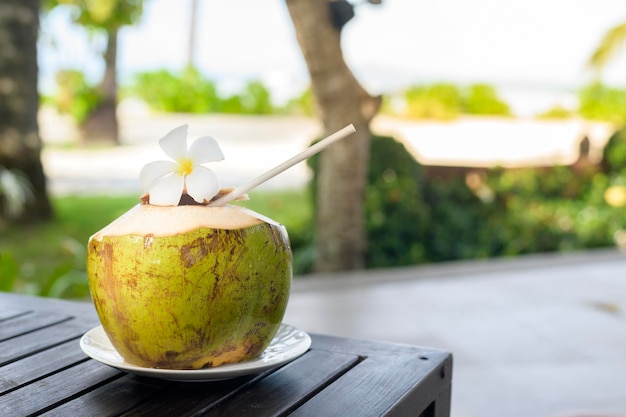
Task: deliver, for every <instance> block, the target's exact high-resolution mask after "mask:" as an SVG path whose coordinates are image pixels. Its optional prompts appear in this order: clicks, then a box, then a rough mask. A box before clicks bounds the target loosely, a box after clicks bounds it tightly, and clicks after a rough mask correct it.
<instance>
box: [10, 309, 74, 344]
mask: <svg viewBox="0 0 626 417" xmlns="http://www.w3.org/2000/svg"><path fill="white" fill-rule="evenodd" d="M71 318H72V317H71V316H67V315H59V314H51V313H48V312H33V313H30V314H24V315H20V316H17V317H15V318H13V319H11V320H5V321H4V322H2V323H0V341H3V340H7V339H10V338H12V337H15V336H19V335H22V334H26V333H30V332H32V331H35V330H39V329H42V328H45V327H49V326H53V325H55V324H58V323H62V322H64V321H68V320H71Z"/></svg>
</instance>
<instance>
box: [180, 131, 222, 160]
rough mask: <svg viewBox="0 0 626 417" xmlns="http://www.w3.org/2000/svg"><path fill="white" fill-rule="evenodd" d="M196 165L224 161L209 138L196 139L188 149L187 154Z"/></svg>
mask: <svg viewBox="0 0 626 417" xmlns="http://www.w3.org/2000/svg"><path fill="white" fill-rule="evenodd" d="M188 155H189V156H190V157H191V158H193V161H194V163H196V164H206V163H207V162H218V161H221V160H223V159H224V154H223V153H222V150H221V149H220V146H219V145H218V144H217V141H216V140H215V139H213V138H212V137H211V136H203V137H201V138H198V139H196V140H195V141H194V142H193V143H192V144H191V146H190V147H189V154H188Z"/></svg>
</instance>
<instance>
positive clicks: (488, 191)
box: [0, 0, 626, 297]
mask: <svg viewBox="0 0 626 417" xmlns="http://www.w3.org/2000/svg"><path fill="white" fill-rule="evenodd" d="M13 3H14V7H15V8H16V10H18V9H19V8H20V7H30V10H31V11H34V12H35V13H38V12H39V11H40V10H41V11H43V12H44V13H45V12H46V11H47V10H52V9H53V8H55V7H69V8H72V10H73V13H74V14H73V16H74V20H75V22H76V24H78V25H81V26H82V27H84V28H85V30H88V31H91V32H97V33H100V34H101V35H103V36H105V37H106V39H107V47H106V48H105V50H104V53H103V56H102V59H103V62H104V63H105V67H106V70H105V71H104V76H103V79H102V80H101V81H100V82H99V83H96V84H92V83H90V82H89V81H88V80H87V78H86V77H85V75H84V74H83V73H82V72H81V71H78V70H75V69H66V70H63V71H61V72H59V74H58V75H57V86H58V91H57V93H56V94H55V95H53V96H50V97H41V105H42V106H50V107H53V108H54V109H55V111H58V112H59V113H62V114H67V115H69V116H71V118H72V119H73V121H74V123H75V124H76V126H78V127H79V129H80V132H81V134H82V138H83V141H82V142H81V143H79V144H75V145H73V146H84V145H85V143H88V142H89V141H96V142H98V143H109V144H110V145H109V146H116V144H119V140H120V139H119V126H118V121H117V116H116V112H115V109H116V106H117V105H118V103H119V102H120V101H123V100H126V99H134V100H140V101H142V102H144V103H146V105H147V106H149V107H150V109H151V111H154V112H174V113H180V112H182V113H195V114H207V113H225V114H242V115H255V116H258V115H267V116H271V115H278V114H280V115H300V116H306V117H317V118H319V119H320V120H321V121H322V124H323V125H324V128H325V130H326V131H327V132H332V131H334V130H337V129H338V128H340V127H343V126H344V125H346V124H348V123H355V124H356V125H358V126H359V127H360V129H359V131H360V132H362V135H363V136H362V137H360V138H359V139H358V140H355V141H352V142H350V143H349V144H345V145H342V146H346V147H351V148H348V149H343V150H341V149H340V150H339V151H337V152H336V153H333V152H327V153H326V152H325V153H323V154H322V155H320V156H318V157H315V158H312V159H310V160H309V161H308V164H309V165H310V167H311V169H312V170H313V172H314V177H313V181H312V182H311V184H310V185H309V187H307V188H305V189H302V190H289V191H278V192H263V193H255V194H253V198H252V199H251V201H250V202H247V203H246V206H248V207H250V208H252V209H253V210H257V211H259V212H261V213H264V214H267V215H268V216H270V217H273V216H274V213H280V215H281V219H282V221H283V223H284V224H285V225H286V227H287V229H288V230H289V234H290V239H291V243H292V247H293V251H294V266H295V272H296V274H297V275H298V276H305V275H306V274H308V273H311V272H316V271H339V270H347V269H355V268H380V267H397V266H405V265H417V264H425V263H431V262H442V261H452V260H459V259H477V258H489V257H498V256H517V255H521V254H529V253H537V252H549V251H571V250H580V249H589V248H599V247H613V246H616V245H618V246H622V245H625V244H626V215H625V214H624V206H626V132H625V131H623V130H621V126H622V125H623V123H624V121H625V120H624V119H625V118H626V89H621V88H616V87H613V86H607V85H604V84H602V83H601V77H598V79H597V80H598V81H597V82H594V83H592V84H589V85H588V86H585V87H584V88H581V89H580V90H579V91H577V92H575V93H576V95H577V97H578V103H579V105H578V107H577V108H576V109H563V108H554V109H549V110H548V111H546V112H544V113H542V114H538V115H537V117H540V118H553V119H554V118H579V117H582V118H586V119H592V120H602V121H608V122H611V123H613V124H614V125H615V126H616V133H615V134H614V135H613V136H612V137H611V139H610V140H609V143H608V144H607V146H606V147H605V149H604V154H603V159H602V161H601V162H600V163H594V164H583V165H578V166H552V167H542V168H525V169H515V170H507V169H503V168H498V167H495V168H492V169H482V170H476V171H460V172H459V173H458V174H457V175H450V176H446V177H437V176H433V175H431V174H430V173H429V170H428V169H427V167H424V166H422V165H420V164H419V163H418V162H417V161H416V160H415V159H414V157H413V156H412V155H411V154H410V153H409V152H408V151H407V150H406V149H405V147H404V145H402V144H401V143H400V142H398V141H397V140H395V139H394V138H391V137H380V136H376V135H374V134H372V132H371V129H370V128H369V125H370V122H371V121H372V119H373V118H374V117H375V116H376V115H380V114H384V115H386V116H389V117H395V118H404V119H413V120H439V121H451V120H454V119H456V118H459V117H466V116H477V117H478V116H484V115H489V116H497V117H514V116H513V114H512V112H511V109H510V107H509V105H508V104H507V103H506V102H505V101H504V100H503V99H502V98H501V97H500V96H499V94H498V91H497V90H496V89H495V88H494V87H493V86H491V85H489V84H485V83H476V84H470V85H455V84H450V83H446V82H437V83H430V84H415V85H412V86H407V88H406V89H404V91H402V92H400V93H397V94H396V95H395V96H392V95H390V96H386V97H374V96H371V95H370V94H368V93H367V92H366V91H365V90H364V89H363V87H362V86H360V85H359V84H358V82H356V80H355V79H354V77H352V76H351V73H350V70H349V69H348V68H347V66H345V65H344V66H340V67H341V70H339V71H338V77H339V79H341V80H342V84H341V88H342V91H343V92H344V93H345V94H343V95H342V100H345V101H338V100H337V96H336V94H335V91H329V89H328V87H327V83H326V82H325V78H324V77H325V76H327V75H325V74H327V71H329V69H328V68H325V67H323V66H324V63H332V62H340V61H341V62H342V59H343V58H342V57H341V47H340V42H339V35H340V33H341V28H342V27H343V25H345V23H346V22H347V21H344V20H345V19H346V18H345V17H344V18H343V20H341V19H339V18H337V17H336V16H335V15H333V16H335V18H334V20H333V19H331V20H330V21H328V22H326V31H324V30H322V29H320V27H321V26H322V27H323V25H320V24H319V22H320V21H324V19H327V20H328V17H327V16H326V14H324V13H325V11H324V10H323V9H322V8H321V7H319V4H316V2H314V1H307V0H301V1H290V2H287V3H288V7H289V12H290V16H291V18H292V20H293V22H294V27H295V28H296V31H297V32H298V33H299V34H300V36H299V40H300V47H301V49H302V50H303V53H304V55H305V56H306V57H307V65H308V69H309V72H310V75H311V86H310V88H308V89H307V90H305V91H302V92H301V94H300V95H299V96H297V97H293V98H292V99H291V100H290V101H288V102H287V103H286V104H283V105H276V104H275V102H274V100H273V97H272V95H271V92H270V90H269V89H268V88H267V87H266V86H265V85H263V83H262V82H261V81H259V80H251V81H249V82H248V83H247V84H246V85H245V87H244V88H243V89H242V90H241V91H240V92H238V93H237V94H231V95H222V94H221V93H220V92H219V89H218V88H217V85H216V82H215V80H211V79H209V78H207V77H206V76H205V75H203V74H202V73H201V72H200V71H198V70H197V69H196V68H195V67H194V66H193V63H192V62H190V63H189V64H188V65H187V66H186V67H185V68H184V69H182V70H181V71H179V72H173V71H169V70H165V69H157V70H154V71H150V72H145V73H140V74H136V76H135V77H134V78H133V80H132V82H131V83H129V84H128V85H118V82H117V79H116V76H115V66H116V48H117V33H118V31H119V29H120V28H121V27H123V26H124V25H130V24H133V23H135V22H137V21H138V19H140V18H141V13H142V8H143V2H142V1H141V0H134V1H133V0H118V1H112V2H110V1H89V2H88V1H83V0H49V1H44V2H43V4H42V5H41V9H39V8H38V6H39V2H36V1H29V2H20V1H17V0H16V1H13ZM372 3H375V2H372ZM95 5H97V7H95ZM5 16H6V17H4V18H0V34H1V33H2V28H3V27H5V28H6V27H7V25H8V24H9V23H8V22H9V20H10V15H5ZM350 18H351V17H348V18H347V19H348V20H349V19H350ZM337 19H339V20H337ZM625 32H626V31H624V28H623V27H618V28H614V29H612V30H610V31H609V32H607V36H606V37H605V39H604V40H603V41H602V43H601V44H600V45H599V46H598V49H597V51H596V53H595V54H594V55H593V56H592V57H591V58H590V65H592V66H593V67H594V68H596V69H598V70H600V69H601V68H602V67H603V66H604V65H606V63H607V62H609V60H610V59H611V57H612V56H613V54H614V53H615V52H616V51H617V50H618V46H619V45H620V39H621V40H623V39H624V35H625ZM24 33H31V43H30V44H28V45H25V46H24V47H23V49H21V50H23V51H27V52H28V51H30V54H28V53H27V52H25V53H24V54H23V55H24V56H28V57H30V58H29V59H30V60H31V61H28V60H24V62H25V63H26V64H25V63H24V62H20V61H19V60H17V62H16V63H15V65H13V66H9V65H4V66H3V65H2V64H1V62H2V59H0V75H2V74H3V73H6V74H10V76H12V77H16V79H17V77H20V76H21V77H31V78H25V79H24V80H23V81H22V84H20V85H27V84H28V83H29V82H30V83H32V80H33V78H32V77H36V73H35V74H32V73H30V74H29V73H21V74H17V72H16V71H15V68H16V67H17V68H19V65H20V64H21V65H27V64H28V62H32V59H34V58H33V57H34V56H36V48H35V46H33V45H34V42H32V41H33V40H32V31H31V32H28V30H25V32H24ZM320 37H326V39H327V41H328V45H332V47H330V48H326V49H324V50H323V51H320V50H319V49H320V48H318V47H317V45H318V42H319V39H320ZM0 39H2V38H1V37H0ZM15 39H16V40H15V42H18V41H19V42H26V41H27V40H28V39H29V38H28V36H20V37H18V38H15ZM29 48H30V49H29ZM2 50H6V48H2V47H0V55H1V54H2V52H1V51H2ZM33 54H34V55H33ZM0 58H1V56H0ZM320 66H321V67H320ZM35 67H36V66H35ZM333 70H334V71H336V69H333ZM11 71H13V72H11ZM35 84H36V83H35ZM24 88H27V87H24ZM29 94H30V96H29ZM24 96H28V97H30V100H31V101H30V102H29V103H30V108H29V109H30V110H28V111H29V112H30V113H31V115H32V113H33V112H34V113H35V114H36V112H37V106H38V105H39V103H38V102H37V98H36V97H33V96H32V91H30V92H25V93H24ZM0 102H1V101H0ZM7 102H9V101H7ZM364 108H367V109H370V110H368V112H364V111H363V109H364ZM18 113H19V112H18V110H16V109H15V107H11V105H7V106H4V107H3V106H2V105H0V116H4V117H3V118H2V120H15V121H16V122H15V126H12V125H10V124H7V125H6V126H3V125H2V123H6V122H2V123H0V209H1V211H0V212H1V214H0V236H1V238H0V291H20V292H26V293H34V294H39V295H45V296H54V297H85V296H87V294H88V288H87V283H86V273H85V244H86V241H87V239H88V237H89V236H90V235H91V234H92V233H93V232H94V231H96V230H98V229H100V228H102V227H103V226H104V225H106V224H107V223H109V222H110V221H111V220H113V219H114V218H116V217H117V216H119V215H120V214H122V213H123V212H124V211H126V210H127V209H128V207H130V206H131V205H133V204H135V202H136V199H137V196H136V195H129V196H117V197H112V196H98V195H87V196H85V195H83V196H54V195H48V193H47V192H46V188H45V178H44V176H43V171H42V170H41V164H40V161H39V152H40V151H41V146H42V144H41V141H40V139H38V141H37V140H35V141H33V140H32V137H33V136H32V135H33V134H34V135H35V136H38V135H37V132H36V126H35V127H34V128H33V126H32V125H29V122H28V121H27V120H26V121H23V118H20V117H18V115H17V114H18ZM16 130H17V131H19V132H22V133H21V134H20V135H19V136H18V137H17V138H16V137H14V136H12V135H10V134H9V133H8V132H9V131H11V132H14V131H16ZM33 132H34V133H33ZM29 135H30V136H29ZM29 137H30V138H31V139H30V140H29V139H28V138H29ZM311 139H312V140H314V139H315V138H311ZM14 149H15V150H14ZM13 150H14V151H13ZM345 154H349V155H359V158H358V161H356V162H354V163H350V164H346V163H345V161H344V160H343V159H342V158H343V157H342V155H345ZM371 154H374V155H376V156H377V157H376V158H368V155H371ZM322 159H325V160H324V161H322ZM346 166H350V168H351V170H350V171H349V172H346V171H345V167H346ZM337 167H344V168H343V169H339V170H338V168H337ZM337 178H342V179H343V180H342V181H338V180H336V179H337ZM329 195H342V196H344V198H343V199H341V200H342V201H341V203H342V204H343V206H340V207H337V206H336V205H334V206H333V205H330V206H329V205H328V204H329V200H333V199H328V198H325V196H329ZM335 200H336V199H335ZM321 225H323V227H322V226H321ZM329 242H337V244H328V243H329ZM329 247H330V248H332V247H338V248H342V249H340V250H339V251H338V252H336V253H330V252H328V248H329Z"/></svg>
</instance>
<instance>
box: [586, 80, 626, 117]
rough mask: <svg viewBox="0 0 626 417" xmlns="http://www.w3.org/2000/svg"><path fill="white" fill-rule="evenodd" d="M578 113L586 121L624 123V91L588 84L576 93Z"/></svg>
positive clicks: (625, 115)
mask: <svg viewBox="0 0 626 417" xmlns="http://www.w3.org/2000/svg"><path fill="white" fill-rule="evenodd" d="M578 100H579V103H580V104H579V113H580V115H581V116H583V117H585V118H587V119H594V120H605V121H610V122H615V123H624V122H625V121H626V90H624V89H618V88H612V87H608V86H605V85H603V84H601V83H593V84H590V85H588V86H586V87H584V88H583V89H581V90H580V92H579V93H578Z"/></svg>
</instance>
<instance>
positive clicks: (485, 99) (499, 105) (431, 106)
mask: <svg viewBox="0 0 626 417" xmlns="http://www.w3.org/2000/svg"><path fill="white" fill-rule="evenodd" d="M404 101H405V107H406V109H405V116H408V117H410V118H412V119H434V120H452V119H455V118H457V117H459V116H460V115H462V114H470V115H500V116H509V115H511V110H510V108H509V106H508V104H506V103H505V102H504V101H503V100H501V99H500V98H499V97H498V94H497V92H496V90H495V88H494V87H493V86H490V85H488V84H473V85H470V86H468V87H466V88H462V87H459V86H456V85H453V84H447V83H436V84H432V85H423V86H413V87H410V88H409V89H407V90H406V91H405V92H404ZM386 110H387V111H389V110H391V107H389V106H388V107H386ZM392 111H393V110H392Z"/></svg>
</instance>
